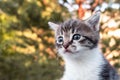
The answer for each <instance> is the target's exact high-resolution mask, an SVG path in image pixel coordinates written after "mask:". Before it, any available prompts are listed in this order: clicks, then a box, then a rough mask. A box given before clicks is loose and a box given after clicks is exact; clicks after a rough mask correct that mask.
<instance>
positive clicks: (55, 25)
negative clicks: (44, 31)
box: [48, 22, 59, 31]
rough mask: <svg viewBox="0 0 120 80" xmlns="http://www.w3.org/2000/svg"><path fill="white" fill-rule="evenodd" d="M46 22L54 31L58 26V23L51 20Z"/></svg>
mask: <svg viewBox="0 0 120 80" xmlns="http://www.w3.org/2000/svg"><path fill="white" fill-rule="evenodd" d="M48 24H49V26H50V28H51V29H53V30H54V31H56V30H57V28H58V27H59V25H58V24H55V23H53V22H48Z"/></svg>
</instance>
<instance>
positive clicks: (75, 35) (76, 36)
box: [73, 34, 81, 40]
mask: <svg viewBox="0 0 120 80" xmlns="http://www.w3.org/2000/svg"><path fill="white" fill-rule="evenodd" d="M80 37H81V35H80V34H74V35H73V40H79V39H80Z"/></svg>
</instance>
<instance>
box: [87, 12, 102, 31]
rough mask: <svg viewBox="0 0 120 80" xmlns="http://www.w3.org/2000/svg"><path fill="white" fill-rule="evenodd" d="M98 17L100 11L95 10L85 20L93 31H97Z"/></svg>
mask: <svg viewBox="0 0 120 80" xmlns="http://www.w3.org/2000/svg"><path fill="white" fill-rule="evenodd" d="M99 19H100V11H97V12H96V13H95V14H93V15H92V16H91V17H89V18H88V19H87V20H85V22H86V23H87V24H88V25H89V26H90V27H91V28H92V29H93V30H95V31H99Z"/></svg>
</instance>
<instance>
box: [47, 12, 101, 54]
mask: <svg viewBox="0 0 120 80" xmlns="http://www.w3.org/2000/svg"><path fill="white" fill-rule="evenodd" d="M99 18H100V12H96V13H95V14H94V15H92V16H91V17H90V18H88V19H87V20H78V19H76V20H74V19H70V20H68V21H65V22H63V23H61V24H55V23H52V22H49V23H48V24H49V26H50V27H51V28H52V29H53V30H54V31H55V39H56V48H57V50H58V52H59V53H60V54H63V55H67V54H73V55H74V54H80V53H81V52H83V51H86V50H91V49H94V48H95V47H97V44H98V41H99Z"/></svg>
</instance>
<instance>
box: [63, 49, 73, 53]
mask: <svg viewBox="0 0 120 80" xmlns="http://www.w3.org/2000/svg"><path fill="white" fill-rule="evenodd" d="M64 52H65V53H72V51H71V50H68V49H65V51H64Z"/></svg>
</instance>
